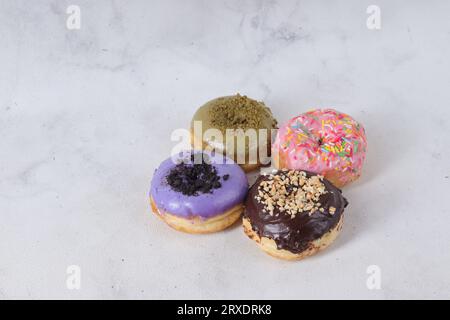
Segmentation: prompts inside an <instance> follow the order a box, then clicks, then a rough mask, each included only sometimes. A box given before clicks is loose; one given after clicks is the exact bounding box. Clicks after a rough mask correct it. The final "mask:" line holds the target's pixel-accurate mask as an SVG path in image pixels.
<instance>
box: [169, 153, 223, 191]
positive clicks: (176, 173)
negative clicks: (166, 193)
mask: <svg viewBox="0 0 450 320" xmlns="http://www.w3.org/2000/svg"><path fill="white" fill-rule="evenodd" d="M199 160H200V161H199ZM208 162H209V158H208V156H207V155H206V154H201V153H197V154H193V155H191V157H190V162H189V161H186V160H184V161H183V162H181V163H178V164H177V165H176V166H175V167H174V168H173V169H172V170H170V172H169V174H168V175H167V183H168V184H169V185H170V187H171V188H172V189H173V190H175V191H177V192H181V193H182V194H184V195H187V196H198V195H199V194H201V193H212V192H213V190H214V189H218V188H220V187H221V186H222V184H221V182H220V176H219V175H218V174H217V169H216V168H215V167H214V166H212V165H211V164H209V163H208ZM229 177H230V175H228V174H226V175H224V176H223V177H222V178H223V180H224V181H227V180H228V179H229Z"/></svg>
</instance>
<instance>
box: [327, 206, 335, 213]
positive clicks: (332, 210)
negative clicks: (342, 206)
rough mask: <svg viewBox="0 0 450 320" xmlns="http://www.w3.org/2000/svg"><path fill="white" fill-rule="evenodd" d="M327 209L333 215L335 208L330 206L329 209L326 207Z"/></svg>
mask: <svg viewBox="0 0 450 320" xmlns="http://www.w3.org/2000/svg"><path fill="white" fill-rule="evenodd" d="M328 211H330V214H331V215H333V214H334V213H335V212H336V208H335V207H330V209H328Z"/></svg>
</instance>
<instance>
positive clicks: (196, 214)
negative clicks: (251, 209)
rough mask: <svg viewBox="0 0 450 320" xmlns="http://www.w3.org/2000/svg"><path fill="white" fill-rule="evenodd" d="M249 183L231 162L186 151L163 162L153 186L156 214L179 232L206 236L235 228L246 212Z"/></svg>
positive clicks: (152, 200)
mask: <svg viewBox="0 0 450 320" xmlns="http://www.w3.org/2000/svg"><path fill="white" fill-rule="evenodd" d="M247 191H248V182H247V177H246V175H245V173H244V171H243V170H242V169H241V167H240V166H238V165H237V164H236V163H234V162H233V161H232V160H231V159H229V158H226V157H225V156H223V155H221V154H211V153H209V152H206V151H203V152H202V151H185V152H182V153H180V154H178V155H176V156H174V157H171V158H169V159H166V160H165V161H163V162H162V163H161V164H160V166H159V167H158V169H157V170H156V171H155V174H154V176H153V179H152V182H151V188H150V198H151V204H152V209H153V211H154V212H155V213H156V214H157V215H158V216H159V217H161V218H162V219H163V220H164V221H165V222H166V223H168V224H169V225H170V226H172V227H174V228H175V229H177V230H180V231H185V232H190V233H207V232H215V231H218V230H222V229H224V228H226V227H228V226H229V225H231V224H233V223H234V222H235V221H236V220H237V219H238V218H239V217H240V214H241V212H242V210H243V202H244V199H245V197H246V195H247Z"/></svg>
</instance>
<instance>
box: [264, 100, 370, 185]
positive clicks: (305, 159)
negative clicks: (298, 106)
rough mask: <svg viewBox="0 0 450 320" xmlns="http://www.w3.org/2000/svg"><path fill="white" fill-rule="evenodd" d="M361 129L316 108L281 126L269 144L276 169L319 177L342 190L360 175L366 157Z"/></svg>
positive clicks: (336, 114)
mask: <svg viewBox="0 0 450 320" xmlns="http://www.w3.org/2000/svg"><path fill="white" fill-rule="evenodd" d="M366 150H367V140H366V135H365V132H364V128H363V126H362V125H361V124H359V123H358V122H356V121H355V120H354V119H353V118H352V117H350V116H349V115H347V114H345V113H341V112H339V111H336V110H333V109H316V110H312V111H309V112H306V113H303V114H301V115H299V116H298V117H295V118H292V119H291V120H289V121H288V122H287V123H286V124H284V125H283V126H281V127H280V129H279V130H278V132H277V136H276V138H275V142H274V143H273V145H272V161H273V165H274V167H275V168H278V169H282V168H287V169H296V170H307V171H311V172H314V173H318V174H321V175H323V176H325V178H327V179H328V180H330V181H331V182H332V183H333V184H334V185H336V186H337V187H339V188H342V187H343V186H344V185H346V184H348V183H350V182H352V181H354V180H356V179H357V178H358V177H359V176H360V175H361V170H362V166H363V163H364V159H365V157H366Z"/></svg>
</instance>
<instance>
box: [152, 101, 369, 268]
mask: <svg viewBox="0 0 450 320" xmlns="http://www.w3.org/2000/svg"><path fill="white" fill-rule="evenodd" d="M199 123H200V125H201V130H196V128H195V126H196V125H198V124H199ZM212 128H213V129H216V130H219V132H222V133H225V132H227V130H229V129H235V130H236V129H237V130H238V134H237V135H239V134H241V133H242V132H245V130H248V129H254V130H258V131H261V130H266V131H271V130H273V129H277V121H276V120H275V119H274V117H273V115H272V112H271V110H270V109H269V108H267V107H266V106H265V105H264V104H263V103H262V102H258V101H255V100H253V99H250V98H248V97H246V96H241V95H239V94H238V95H235V96H227V97H221V98H217V99H214V100H212V101H210V102H208V103H206V104H205V105H203V106H202V107H200V108H199V109H198V110H197V112H196V113H195V114H194V117H193V119H192V122H191V142H192V144H193V147H194V148H193V149H192V150H189V151H184V152H181V153H179V154H177V155H175V156H173V157H171V158H169V159H167V160H165V161H164V162H162V163H161V165H160V166H159V168H158V169H157V170H156V172H155V174H154V176H153V179H152V183H151V190H150V202H151V207H152V210H153V212H154V213H155V214H156V215H157V216H159V217H160V218H161V219H163V220H164V221H165V222H166V223H167V224H168V225H169V226H171V227H173V228H174V229H176V230H179V231H184V232H188V233H210V232H217V231H220V230H223V229H225V228H227V227H229V226H230V225H232V224H233V223H235V222H236V221H237V220H239V219H240V218H241V216H243V217H242V225H243V228H244V232H245V233H246V234H247V236H248V237H249V238H251V239H253V240H254V241H255V242H256V243H257V244H258V245H259V246H260V247H261V248H262V249H263V250H264V251H265V252H267V253H269V254H270V255H272V256H274V257H278V258H281V259H288V260H298V259H302V258H304V257H307V256H310V255H312V254H314V253H316V252H318V251H319V250H322V249H324V248H326V247H327V246H328V245H329V244H331V243H332V242H333V241H334V239H335V238H336V237H337V235H338V234H339V232H340V230H341V228H342V222H343V212H344V209H345V207H346V206H347V205H348V202H347V200H346V199H345V198H344V197H343V196H342V192H341V190H340V189H339V188H341V187H343V186H344V185H346V184H348V183H350V182H352V181H354V180H355V179H357V178H358V177H359V176H360V175H361V169H362V165H363V162H364V159H365V152H366V148H367V142H366V137H365V133H364V129H363V127H362V126H361V125H360V124H359V123H358V122H356V121H355V120H354V119H353V118H351V117H350V116H348V115H346V114H343V113H340V112H338V111H336V110H333V109H321V110H312V111H309V112H306V113H304V114H302V115H300V116H297V117H294V118H292V119H291V120H289V121H288V122H286V123H285V124H284V125H282V126H281V127H280V128H279V129H278V131H277V133H276V137H275V139H274V142H273V143H272V139H271V134H270V133H267V134H266V135H263V136H262V138H261V137H260V136H258V137H257V140H256V144H255V143H254V141H253V143H252V141H250V139H246V140H245V145H244V146H242V147H243V148H241V149H239V148H236V143H235V141H233V143H230V141H226V140H225V141H222V140H220V141H219V140H218V139H211V136H208V135H207V134H206V135H205V132H206V131H207V130H209V129H212ZM239 130H241V131H239ZM239 132H241V133H239ZM234 138H236V136H233V139H234ZM255 148H256V150H257V151H261V150H262V151H266V154H268V155H269V156H271V158H272V166H273V168H272V170H270V171H269V172H268V173H265V174H262V175H260V176H259V177H258V179H257V180H256V182H255V183H254V184H253V185H252V186H251V188H250V189H248V181H247V176H246V174H245V172H249V171H252V170H255V169H257V168H259V167H260V166H262V165H263V164H264V159H263V156H260V155H261V154H262V153H261V152H258V153H257V154H258V155H259V157H258V158H257V161H256V162H255V161H253V162H251V159H250V156H249V155H250V153H251V152H252V151H255ZM239 160H240V161H239ZM236 162H237V163H236Z"/></svg>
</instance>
